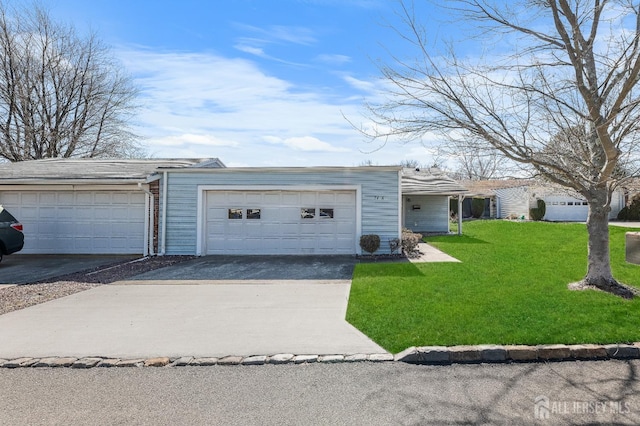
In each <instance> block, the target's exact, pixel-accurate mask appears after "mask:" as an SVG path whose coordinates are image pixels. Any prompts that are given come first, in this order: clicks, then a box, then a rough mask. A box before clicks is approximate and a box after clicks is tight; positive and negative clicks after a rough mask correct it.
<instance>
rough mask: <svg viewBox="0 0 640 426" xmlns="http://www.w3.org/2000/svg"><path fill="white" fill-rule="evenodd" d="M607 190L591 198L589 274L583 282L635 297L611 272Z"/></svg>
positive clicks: (616, 293)
mask: <svg viewBox="0 0 640 426" xmlns="http://www.w3.org/2000/svg"><path fill="white" fill-rule="evenodd" d="M610 210H611V208H610V206H609V202H608V194H607V190H606V189H604V190H598V192H597V194H596V196H595V197H593V198H592V199H590V200H589V216H588V218H587V231H588V233H589V244H588V246H589V257H588V268H587V275H586V276H585V277H584V280H583V283H584V284H585V285H590V286H594V287H597V288H599V289H600V290H603V291H606V292H608V293H613V294H615V295H618V296H621V297H624V298H626V299H631V298H633V295H634V293H633V291H631V289H629V288H628V287H627V286H625V285H622V284H620V283H618V282H617V281H616V280H615V278H613V274H612V272H611V259H610V254H609V211H610Z"/></svg>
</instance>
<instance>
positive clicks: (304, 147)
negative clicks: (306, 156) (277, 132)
mask: <svg viewBox="0 0 640 426" xmlns="http://www.w3.org/2000/svg"><path fill="white" fill-rule="evenodd" d="M264 140H265V141H266V142H269V143H275V144H282V145H286V146H288V147H289V148H292V149H295V150H297V151H309V152H311V151H324V152H349V151H350V150H349V149H347V148H343V147H336V146H333V145H331V144H330V143H327V142H323V141H321V140H320V139H318V138H314V137H313V136H302V137H293V138H287V139H281V138H278V137H275V136H265V137H264Z"/></svg>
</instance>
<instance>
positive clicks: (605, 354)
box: [0, 342, 640, 369]
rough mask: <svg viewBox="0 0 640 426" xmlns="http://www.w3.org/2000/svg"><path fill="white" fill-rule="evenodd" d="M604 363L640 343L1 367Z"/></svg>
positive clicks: (636, 355)
mask: <svg viewBox="0 0 640 426" xmlns="http://www.w3.org/2000/svg"><path fill="white" fill-rule="evenodd" d="M604 359H640V342H637V343H633V344H610V345H592V344H583V345H538V346H526V345H506V346H501V345H478V346H464V345H463V346H421V347H415V346H412V347H410V348H407V349H405V350H404V351H402V352H400V353H398V354H396V355H393V354H389V353H378V354H348V355H294V354H276V355H269V356H268V355H253V356H246V357H243V356H225V357H220V358H217V357H202V358H197V357H180V358H169V357H155V358H133V359H120V358H105V357H85V358H73V357H46V358H30V357H23V358H16V359H10V360H7V359H0V368H27V367H69V368H79V369H86V368H94V367H185V366H213V365H221V366H227V365H265V364H312V363H325V364H330V363H348V362H390V361H396V362H405V363H409V364H429V365H442V364H465V363H467V364H469V363H475V364H477V363H506V362H546V361H574V360H585V361H586V360H604Z"/></svg>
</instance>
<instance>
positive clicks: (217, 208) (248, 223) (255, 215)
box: [204, 191, 356, 254]
mask: <svg viewBox="0 0 640 426" xmlns="http://www.w3.org/2000/svg"><path fill="white" fill-rule="evenodd" d="M205 221H206V223H205V225H206V226H205V228H204V229H205V233H206V234H205V247H206V248H205V252H206V253H207V254H353V253H355V239H356V194H355V191H208V192H207V193H206V219H205Z"/></svg>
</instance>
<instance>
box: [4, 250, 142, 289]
mask: <svg viewBox="0 0 640 426" xmlns="http://www.w3.org/2000/svg"><path fill="white" fill-rule="evenodd" d="M138 257H140V256H135V255H84V254H73V255H71V254H64V255H63V254H12V255H10V256H4V257H3V259H2V262H0V284H24V283H28V282H34V281H40V280H47V279H49V278H54V277H59V276H62V275H67V274H72V273H75V272H80V271H84V270H87V269H93V268H96V267H98V266H103V265H109V264H112V263H117V262H122V261H125V260H128V259H132V260H133V259H135V258H138Z"/></svg>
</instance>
